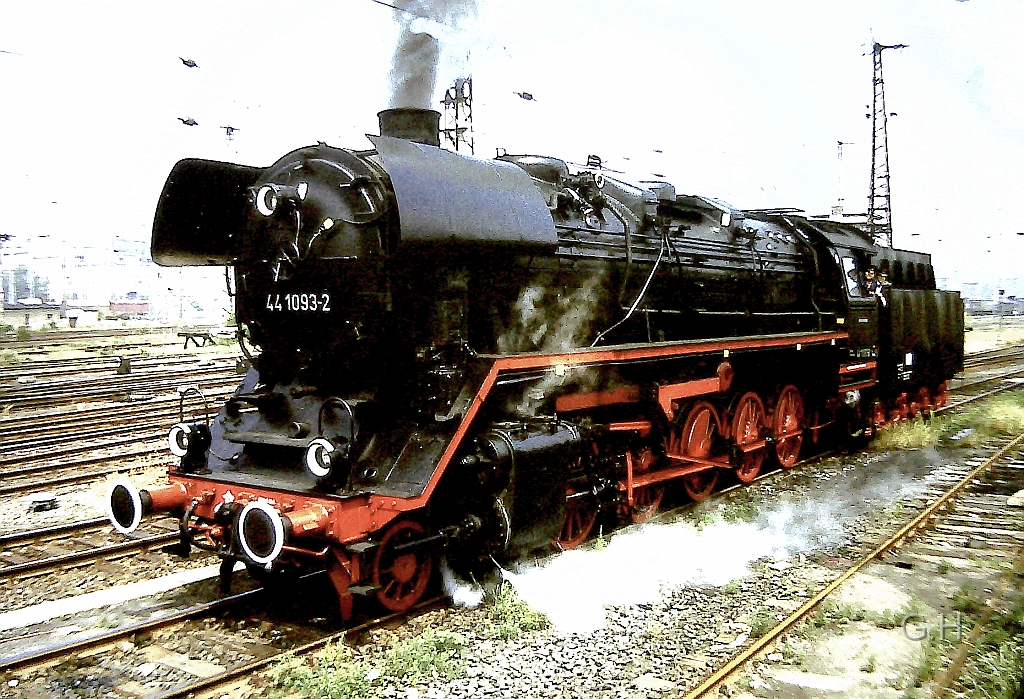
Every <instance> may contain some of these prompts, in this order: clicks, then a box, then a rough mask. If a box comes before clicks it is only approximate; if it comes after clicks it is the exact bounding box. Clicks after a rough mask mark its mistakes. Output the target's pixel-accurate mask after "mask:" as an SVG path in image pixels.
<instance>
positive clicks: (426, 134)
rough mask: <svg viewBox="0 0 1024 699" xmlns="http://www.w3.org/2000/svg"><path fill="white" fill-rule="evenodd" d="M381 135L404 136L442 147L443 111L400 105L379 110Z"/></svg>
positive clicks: (418, 141)
mask: <svg viewBox="0 0 1024 699" xmlns="http://www.w3.org/2000/svg"><path fill="white" fill-rule="evenodd" d="M377 119H378V120H379V121H380V135H381V136H391V137H393V138H404V139H407V140H409V141H416V142H417V143H423V144H426V145H428V146H436V147H438V148H440V147H441V133H440V130H439V128H440V122H441V113H440V112H435V111H434V110H433V109H417V108H415V107H398V108H397V109H385V110H384V111H382V112H377Z"/></svg>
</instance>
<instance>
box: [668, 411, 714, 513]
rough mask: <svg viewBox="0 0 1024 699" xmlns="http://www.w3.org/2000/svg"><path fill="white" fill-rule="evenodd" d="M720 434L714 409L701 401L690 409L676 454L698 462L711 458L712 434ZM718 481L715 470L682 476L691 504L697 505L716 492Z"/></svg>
mask: <svg viewBox="0 0 1024 699" xmlns="http://www.w3.org/2000/svg"><path fill="white" fill-rule="evenodd" d="M717 431H719V422H718V413H717V412H716V411H715V406H713V405H711V404H710V403H706V402H704V401H700V402H699V403H697V404H696V405H694V406H693V407H692V408H691V409H690V413H689V415H687V416H686V422H685V423H684V424H683V431H682V433H680V435H679V443H678V445H676V448H677V449H679V450H680V451H677V452H675V453H677V454H685V455H686V456H692V457H694V458H697V459H707V458H708V457H709V456H711V447H712V446H714V443H715V433H716V432H717ZM717 482H718V469H715V468H711V469H708V470H706V471H698V472H697V473H691V474H689V475H687V476H683V488H685V489H686V494H687V495H689V496H690V498H691V499H693V501H694V502H700V501H701V500H703V499H704V498H706V497H707V496H708V495H710V494H711V491H712V490H714V489H715V484H716V483H717Z"/></svg>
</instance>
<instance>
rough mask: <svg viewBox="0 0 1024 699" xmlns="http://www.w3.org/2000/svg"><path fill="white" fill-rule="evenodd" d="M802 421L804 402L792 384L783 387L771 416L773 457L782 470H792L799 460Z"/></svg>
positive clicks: (801, 443) (801, 442) (802, 440)
mask: <svg viewBox="0 0 1024 699" xmlns="http://www.w3.org/2000/svg"><path fill="white" fill-rule="evenodd" d="M803 421H804V400H803V398H801V397H800V390H799V389H798V388H797V387H796V386H794V385H792V384H789V385H787V386H784V387H783V388H782V390H781V391H779V398H778V400H776V401H775V413H774V414H773V415H772V429H773V430H774V432H775V455H776V456H777V457H778V459H779V464H780V465H781V466H782V467H783V468H792V467H793V466H794V465H796V462H797V459H799V458H800V447H801V446H802V445H803V443H804V435H803V430H802V427H801V426H802V425H803Z"/></svg>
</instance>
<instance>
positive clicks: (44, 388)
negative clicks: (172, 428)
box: [2, 365, 239, 409]
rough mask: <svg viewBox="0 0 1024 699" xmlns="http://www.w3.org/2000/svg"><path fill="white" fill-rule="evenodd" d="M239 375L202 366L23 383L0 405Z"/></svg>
mask: <svg viewBox="0 0 1024 699" xmlns="http://www.w3.org/2000/svg"><path fill="white" fill-rule="evenodd" d="M238 380H239V377H238V374H236V373H235V370H234V366H233V365H232V366H231V367H230V368H227V367H214V368H204V369H201V370H198V371H192V372H190V373H188V374H187V375H183V376H171V377H164V378H153V377H146V376H132V375H128V376H126V377H123V378H122V377H117V378H111V377H107V378H106V379H105V380H104V381H103V382H102V385H99V386H97V385H96V384H97V382H96V381H94V380H86V379H83V380H81V381H53V382H46V383H41V384H25V385H23V386H19V387H18V388H16V389H10V390H8V391H6V392H5V393H4V396H3V399H2V405H3V406H4V407H5V408H8V407H9V408H10V409H17V408H38V407H42V406H54V405H71V404H74V403H77V402H79V401H100V400H110V399H114V398H122V397H125V396H129V397H130V396H132V395H139V394H141V395H146V394H152V393H156V392H166V391H174V390H176V389H177V388H178V387H179V386H181V385H183V384H186V385H187V384H199V385H200V386H205V387H212V386H224V385H226V384H228V383H237V382H238Z"/></svg>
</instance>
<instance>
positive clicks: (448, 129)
mask: <svg viewBox="0 0 1024 699" xmlns="http://www.w3.org/2000/svg"><path fill="white" fill-rule="evenodd" d="M441 104H443V105H444V123H445V128H443V129H441V133H442V134H444V137H445V139H447V140H448V142H449V143H451V144H452V146H453V147H454V148H455V150H456V151H459V150H461V149H460V148H459V146H460V145H462V146H464V147H466V148H468V149H469V154H470V155H473V78H471V77H468V78H458V79H456V80H455V83H454V84H453V85H452V86H451V87H449V88H448V90H447V91H445V93H444V99H443V100H441Z"/></svg>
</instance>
